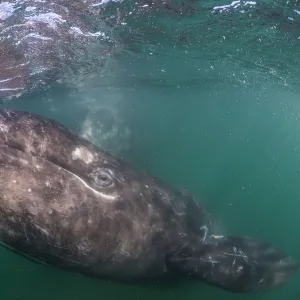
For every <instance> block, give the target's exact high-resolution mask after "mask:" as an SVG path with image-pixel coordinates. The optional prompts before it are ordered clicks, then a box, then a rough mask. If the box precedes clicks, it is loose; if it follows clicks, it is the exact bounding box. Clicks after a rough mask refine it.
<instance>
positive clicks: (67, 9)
mask: <svg viewBox="0 0 300 300" xmlns="http://www.w3.org/2000/svg"><path fill="white" fill-rule="evenodd" d="M93 2H94V1H91V0H88V1H68V0H54V1H48V0H47V1H40V0H7V1H5V2H0V100H7V99H13V98H16V97H20V96H21V95H23V94H24V93H29V92H32V91H35V90H41V89H42V88H46V87H48V85H51V84H54V83H55V82H59V83H65V84H68V83H72V82H73V81H74V82H77V83H78V82H80V81H81V78H84V77H85V76H86V74H87V73H88V74H91V73H92V72H93V70H94V69H95V70H96V71H97V70H101V68H103V64H104V63H105V61H106V58H107V55H111V53H113V52H114V49H115V47H118V44H117V42H116V41H115V40H114V39H113V38H112V37H111V36H110V35H109V28H108V27H107V26H106V24H105V23H104V21H103V20H101V18H100V16H98V15H97V13H98V12H99V10H97V8H96V7H95V8H94V7H93V6H91V5H92V4H93ZM73 77H74V78H73Z"/></svg>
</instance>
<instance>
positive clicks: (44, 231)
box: [35, 224, 49, 235]
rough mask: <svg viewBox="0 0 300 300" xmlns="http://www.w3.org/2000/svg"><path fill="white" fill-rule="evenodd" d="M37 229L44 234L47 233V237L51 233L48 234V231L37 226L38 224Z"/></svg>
mask: <svg viewBox="0 0 300 300" xmlns="http://www.w3.org/2000/svg"><path fill="white" fill-rule="evenodd" d="M35 227H36V228H37V229H39V230H40V231H42V232H43V233H45V234H46V235H49V232H48V231H47V230H46V229H44V228H42V227H40V226H39V225H37V224H35Z"/></svg>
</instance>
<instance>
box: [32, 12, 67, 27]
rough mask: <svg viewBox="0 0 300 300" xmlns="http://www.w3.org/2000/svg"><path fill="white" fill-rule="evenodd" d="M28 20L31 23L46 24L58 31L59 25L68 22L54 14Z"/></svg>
mask: <svg viewBox="0 0 300 300" xmlns="http://www.w3.org/2000/svg"><path fill="white" fill-rule="evenodd" d="M26 19H27V20H30V21H36V22H42V23H46V24H47V25H48V26H49V27H51V28H53V29H56V28H57V25H58V24H61V23H65V22H66V20H64V19H63V18H62V17H61V16H60V15H58V14H56V13H53V12H49V13H44V14H39V15H35V16H30V17H26Z"/></svg>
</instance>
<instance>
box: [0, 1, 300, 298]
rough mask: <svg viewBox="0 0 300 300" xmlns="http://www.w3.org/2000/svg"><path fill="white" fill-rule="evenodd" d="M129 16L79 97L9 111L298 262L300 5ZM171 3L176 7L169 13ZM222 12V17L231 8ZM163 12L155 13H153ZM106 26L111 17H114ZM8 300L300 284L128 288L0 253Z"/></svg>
mask: <svg viewBox="0 0 300 300" xmlns="http://www.w3.org/2000/svg"><path fill="white" fill-rule="evenodd" d="M168 3H169V6H167V5H166V4H165V5H162V4H161V3H158V2H157V6H155V5H154V6H152V7H151V8H150V7H149V6H145V2H144V3H141V2H137V3H136V4H132V3H131V4H130V3H124V2H123V3H122V5H121V4H119V5H117V4H116V5H117V6H118V7H119V13H118V15H117V16H119V21H117V19H118V18H114V19H111V21H108V22H110V23H114V25H116V27H115V30H116V32H117V33H118V34H119V35H120V39H121V40H122V41H123V46H124V47H123V49H122V50H121V53H119V55H118V56H117V57H108V58H107V63H106V66H105V68H104V69H103V70H102V71H101V72H100V73H99V74H98V75H97V76H96V77H93V78H88V79H87V80H86V81H85V82H84V84H82V83H80V85H79V84H78V88H77V89H76V88H75V87H74V86H73V87H71V88H67V87H63V86H55V87H53V88H51V89H50V90H48V91H43V92H40V93H39V92H36V93H34V94H33V95H31V96H30V97H29V96H27V97H24V98H20V99H18V100H15V101H10V102H6V103H3V104H2V105H1V107H13V108H17V109H24V110H27V111H31V112H35V113H39V114H42V115H45V116H47V117H52V118H54V119H56V120H58V121H61V122H62V123H64V124H65V125H66V126H68V127H69V128H71V129H73V130H74V131H76V132H78V133H79V134H81V135H83V136H85V137H87V138H88V139H90V140H92V141H93V142H95V143H97V144H98V145H100V146H102V147H103V148H105V149H106V150H108V151H110V152H112V153H113V154H115V155H117V156H119V157H122V158H124V159H126V160H128V161H130V162H131V163H132V164H133V165H135V166H137V167H139V168H142V169H143V170H145V171H147V172H149V173H150V174H153V175H155V176H158V177H161V178H162V179H164V180H166V181H168V182H170V183H172V184H173V185H175V186H177V187H182V188H185V189H188V190H190V191H191V192H193V193H194V194H195V195H196V196H198V197H199V199H202V201H204V202H205V203H206V205H207V207H208V208H209V209H210V211H211V212H212V213H214V214H215V215H216V216H217V217H218V218H219V219H220V221H221V222H222V224H223V226H224V227H225V228H226V230H227V231H228V232H230V233H232V234H247V235H252V236H256V237H260V238H263V239H265V240H268V241H270V242H272V243H274V244H275V245H277V246H279V247H281V248H282V249H284V250H285V251H286V252H288V253H290V254H291V255H293V256H294V257H295V258H298V259H300V254H299V253H300V240H299V239H298V229H299V228H300V221H299V217H298V215H299V213H298V211H299V210H300V207H299V204H298V202H299V201H298V199H299V195H300V185H299V178H300V135H299V130H300V101H299V100H300V97H299V89H298V77H299V64H300V61H299V58H298V53H299V45H300V40H299V38H298V37H300V12H299V11H298V8H297V1H294V2H293V1H289V2H287V1H261V2H251V1H234V2H232V3H227V2H225V1H205V2H199V3H198V2H189V3H186V4H185V5H184V6H183V5H181V4H180V3H179V2H178V3H177V4H176V5H175V4H174V3H172V2H168ZM170 3H171V4H170ZM224 5H227V6H224ZM157 7H159V8H157ZM106 13H107V14H108V15H115V14H116V7H115V6H112V7H108V8H107V10H106ZM0 255H1V257H2V259H1V262H2V263H1V268H0V278H1V279H2V285H1V286H2V290H1V297H3V299H8V300H10V299H25V300H27V299H31V300H35V299H45V300H50V299H58V300H62V299H63V300H69V299H72V300H75V299H76V300H77V299H121V298H122V299H154V298H155V299H169V298H171V297H172V299H222V300H223V299H272V300H276V299H282V298H283V297H285V299H289V300H293V299H299V297H300V288H299V284H298V281H299V276H297V277H295V278H293V279H292V280H291V281H289V282H288V283H287V284H286V285H285V286H283V287H282V288H279V289H277V290H274V291H272V292H269V293H265V294H257V295H233V294H229V293H227V292H224V291H221V290H218V289H216V288H212V287H209V286H207V285H204V284H199V283H197V282H191V281H186V280H183V281H182V284H181V285H176V286H173V285H167V286H165V285H161V284H159V283H157V284H153V285H149V286H144V287H140V286H126V285H122V284H116V283H110V282H105V281H99V280H95V279H90V278H87V277H85V276H82V275H79V274H72V273H70V272H67V271H62V270H58V269H55V268H51V267H45V266H42V265H38V264H36V263H33V262H29V261H27V260H26V259H24V258H22V257H19V256H17V255H15V254H12V253H10V252H8V251H7V250H4V249H1V250H0Z"/></svg>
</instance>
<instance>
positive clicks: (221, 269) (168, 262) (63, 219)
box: [0, 109, 299, 292]
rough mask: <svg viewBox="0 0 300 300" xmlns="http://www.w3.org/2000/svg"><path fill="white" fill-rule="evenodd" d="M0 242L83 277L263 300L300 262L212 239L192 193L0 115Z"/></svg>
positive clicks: (49, 129)
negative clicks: (170, 281) (174, 283)
mask: <svg viewBox="0 0 300 300" xmlns="http://www.w3.org/2000/svg"><path fill="white" fill-rule="evenodd" d="M0 164H1V169H0V241H1V243H2V244H4V245H7V246H8V247H10V248H11V249H13V250H15V251H17V252H18V253H20V254H24V255H26V256H28V257H31V258H34V259H37V260H38V261H41V262H44V263H46V264H50V265H53V266H56V267H59V268H63V269H67V270H70V271H75V272H80V273H83V274H86V275H89V276H94V277H99V278H104V279H109V280H116V281H124V280H125V281H127V280H128V281H130V282H134V281H136V282H138V281H139V280H142V279H159V278H169V277H170V278H172V276H174V277H175V276H179V277H181V276H182V277H184V276H187V277H188V276H189V277H191V278H193V279H194V280H198V281H199V282H205V283H207V284H209V285H212V286H216V287H218V288H221V289H224V290H227V291H230V292H260V291H267V290H269V289H271V288H274V287H277V286H279V285H281V284H283V283H284V282H286V281H287V280H288V279H289V278H290V277H291V276H292V275H294V274H295V273H296V272H297V271H298V269H299V262H296V261H294V260H293V259H292V258H291V257H289V256H288V255H287V254H285V253H284V252H282V251H281V250H279V249H276V248H274V247H273V246H272V245H270V244H268V243H266V242H263V241H259V240H257V239H255V238H251V237H247V236H223V235H218V232H217V230H216V227H215V226H214V222H213V220H212V218H211V216H210V215H209V214H208V213H207V211H206V210H205V208H204V207H203V205H202V204H201V203H200V202H199V201H197V199H195V198H194V197H193V196H192V195H190V194H189V193H188V192H183V191H180V190H177V189H175V188H173V187H171V186H169V185H168V184H166V183H164V182H162V181H161V180H159V179H157V178H154V177H152V176H149V175H147V174H145V173H144V172H141V171H139V170H137V169H135V168H133V167H132V166H130V165H129V164H128V163H126V162H125V161H122V160H119V159H117V158H115V157H113V156H111V155H110V154H108V153H107V152H105V151H102V150H101V149H100V148H98V147H97V146H95V145H94V144H92V143H91V142H89V141H87V140H85V139H83V138H79V137H78V136H76V135H75V134H73V133H72V132H71V131H69V130H68V129H67V128H65V127H64V126H63V125H61V124H60V123H58V122H56V121H54V120H51V119H48V118H44V117H41V116H38V115H35V114H31V113H28V112H23V111H17V110H7V109H2V110H0Z"/></svg>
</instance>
